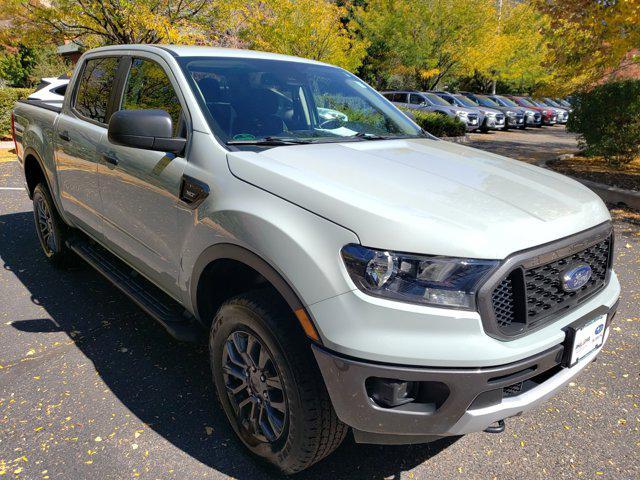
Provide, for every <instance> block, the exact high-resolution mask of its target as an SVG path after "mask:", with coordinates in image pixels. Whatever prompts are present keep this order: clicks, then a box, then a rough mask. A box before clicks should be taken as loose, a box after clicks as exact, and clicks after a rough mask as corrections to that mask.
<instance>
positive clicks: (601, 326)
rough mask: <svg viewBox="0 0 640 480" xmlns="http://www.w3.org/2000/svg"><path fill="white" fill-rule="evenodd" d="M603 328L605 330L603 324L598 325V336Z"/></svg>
mask: <svg viewBox="0 0 640 480" xmlns="http://www.w3.org/2000/svg"><path fill="white" fill-rule="evenodd" d="M603 328H604V325H603V324H600V325H598V328H596V335H598V334H599V333H600V332H601V331H602V329H603Z"/></svg>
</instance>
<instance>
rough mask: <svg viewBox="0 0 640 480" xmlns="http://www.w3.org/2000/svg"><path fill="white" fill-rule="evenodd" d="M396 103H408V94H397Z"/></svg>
mask: <svg viewBox="0 0 640 480" xmlns="http://www.w3.org/2000/svg"><path fill="white" fill-rule="evenodd" d="M395 101H396V102H398V103H407V94H406V93H396V99H395Z"/></svg>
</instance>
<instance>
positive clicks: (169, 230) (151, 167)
mask: <svg viewBox="0 0 640 480" xmlns="http://www.w3.org/2000/svg"><path fill="white" fill-rule="evenodd" d="M160 61H161V60H158V61H156V60H154V59H151V58H148V57H145V58H142V57H141V58H135V57H134V58H125V59H123V62H129V63H130V67H129V70H128V73H127V75H126V81H125V83H124V86H123V89H122V96H121V99H120V100H119V103H117V104H118V106H119V108H115V110H118V109H128V110H140V109H161V110H165V111H166V112H168V113H169V114H170V115H171V118H172V120H173V126H174V135H176V136H185V135H186V126H185V121H184V118H185V116H184V110H183V107H182V103H181V101H180V99H179V97H178V95H177V94H176V88H175V87H174V83H172V81H171V79H170V78H169V75H168V74H167V70H165V69H164V68H163V67H162V66H161V64H160V63H159V62H160ZM116 102H118V100H116ZM101 154H102V157H103V161H102V162H101V164H100V166H99V168H98V171H99V177H100V192H101V195H102V203H103V211H104V225H103V228H104V235H105V242H106V243H107V245H108V246H109V247H110V248H111V249H112V250H113V251H114V252H115V253H116V254H118V255H119V256H120V257H121V258H123V259H124V260H125V261H127V262H128V263H130V264H131V265H132V266H134V267H136V268H137V269H138V270H139V271H140V272H141V273H143V274H144V275H145V276H147V277H148V278H149V279H150V280H152V281H153V282H154V283H156V284H157V285H158V286H160V287H162V288H163V289H164V290H165V291H166V292H167V293H169V294H172V295H174V296H178V288H177V279H178V272H179V270H178V268H179V258H180V255H179V250H180V248H179V247H180V245H179V243H180V242H178V241H176V238H178V224H177V209H176V208H177V204H178V202H179V195H180V187H181V181H182V174H183V171H184V168H185V164H186V160H185V158H183V157H180V156H175V155H173V154H170V153H164V152H156V151H150V150H144V149H137V148H130V147H123V146H118V145H114V144H112V143H110V142H109V141H108V139H106V138H105V139H104V141H103V144H102V152H101Z"/></svg>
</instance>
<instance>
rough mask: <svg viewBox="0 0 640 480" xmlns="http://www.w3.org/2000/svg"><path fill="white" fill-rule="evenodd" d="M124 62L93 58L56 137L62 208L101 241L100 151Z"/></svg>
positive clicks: (80, 76)
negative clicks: (117, 78)
mask: <svg viewBox="0 0 640 480" xmlns="http://www.w3.org/2000/svg"><path fill="white" fill-rule="evenodd" d="M119 61H120V58H119V57H117V56H106V57H105V56H102V57H95V56H93V57H89V58H87V59H86V60H85V61H84V63H83V65H81V67H80V69H81V70H80V71H79V72H78V75H76V80H75V84H74V85H73V90H71V91H70V94H71V98H70V101H69V104H68V105H66V106H65V108H64V109H63V112H62V113H61V114H60V116H59V117H58V121H57V124H56V131H55V136H56V138H55V143H56V171H57V176H58V182H59V187H60V199H61V202H62V207H63V209H64V211H65V213H67V214H68V215H70V216H71V217H73V221H74V222H75V223H76V224H77V225H78V226H79V227H81V228H83V230H85V231H86V232H87V233H89V234H91V235H93V236H96V237H100V234H101V231H102V221H101V215H100V214H101V211H102V203H101V198H100V191H99V186H98V174H97V171H98V163H99V160H100V154H99V148H100V145H101V142H102V140H103V138H104V137H105V136H106V133H107V121H108V118H109V115H110V110H111V104H112V96H113V93H114V88H113V86H114V84H115V78H116V72H117V69H118V64H119Z"/></svg>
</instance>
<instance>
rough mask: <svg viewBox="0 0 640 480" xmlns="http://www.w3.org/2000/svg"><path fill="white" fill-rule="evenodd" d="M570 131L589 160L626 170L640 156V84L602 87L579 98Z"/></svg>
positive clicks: (630, 83) (579, 95) (632, 83)
mask: <svg viewBox="0 0 640 480" xmlns="http://www.w3.org/2000/svg"><path fill="white" fill-rule="evenodd" d="M567 129H568V130H569V131H571V132H575V133H577V134H578V135H579V139H580V146H581V148H583V149H584V152H585V154H587V155H588V156H600V155H601V156H603V157H604V158H605V160H606V161H607V163H609V165H611V166H617V167H620V166H623V165H625V164H627V163H629V162H631V161H632V160H633V159H634V158H636V157H637V156H638V155H640V80H625V81H621V82H611V83H605V84H603V85H599V86H597V87H596V88H594V89H593V90H589V91H588V92H581V93H578V94H577V95H575V97H574V100H573V112H572V113H571V115H570V117H569V123H568V124H567Z"/></svg>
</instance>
